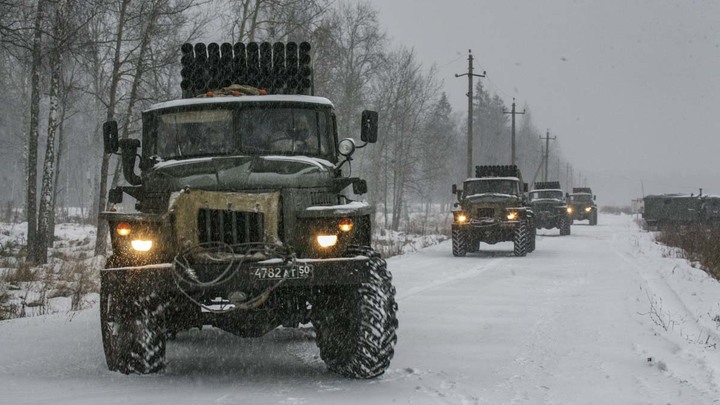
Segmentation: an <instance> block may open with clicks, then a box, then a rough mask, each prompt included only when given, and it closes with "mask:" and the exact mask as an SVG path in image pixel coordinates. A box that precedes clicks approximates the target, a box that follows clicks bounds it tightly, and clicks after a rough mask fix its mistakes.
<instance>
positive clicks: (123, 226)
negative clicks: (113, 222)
mask: <svg viewBox="0 0 720 405" xmlns="http://www.w3.org/2000/svg"><path fill="white" fill-rule="evenodd" d="M115 232H117V234H118V235H120V236H128V235H130V233H131V232H132V228H131V227H130V224H128V223H127V222H120V223H119V224H117V226H116V227H115Z"/></svg>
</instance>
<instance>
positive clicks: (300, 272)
mask: <svg viewBox="0 0 720 405" xmlns="http://www.w3.org/2000/svg"><path fill="white" fill-rule="evenodd" d="M250 273H251V274H253V275H254V276H255V277H256V278H258V279H261V280H283V279H289V280H292V279H303V278H312V276H313V266H312V264H299V265H296V266H283V265H280V266H273V265H267V266H263V265H254V266H250Z"/></svg>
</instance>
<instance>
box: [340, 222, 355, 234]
mask: <svg viewBox="0 0 720 405" xmlns="http://www.w3.org/2000/svg"><path fill="white" fill-rule="evenodd" d="M338 228H340V230H341V231H343V232H350V231H351V230H352V228H353V223H352V221H351V220H349V219H343V220H342V221H340V223H339V224H338Z"/></svg>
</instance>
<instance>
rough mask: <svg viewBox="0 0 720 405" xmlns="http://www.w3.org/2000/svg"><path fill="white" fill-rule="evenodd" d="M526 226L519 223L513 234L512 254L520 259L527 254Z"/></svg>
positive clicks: (524, 223) (523, 223)
mask: <svg viewBox="0 0 720 405" xmlns="http://www.w3.org/2000/svg"><path fill="white" fill-rule="evenodd" d="M528 233H529V232H528V224H527V223H526V222H522V223H520V224H519V225H518V226H517V227H515V232H514V234H513V247H514V249H513V253H514V254H515V256H518V257H522V256H525V255H527V252H528V239H529V238H528V236H529V235H528Z"/></svg>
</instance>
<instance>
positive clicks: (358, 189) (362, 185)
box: [353, 179, 368, 195]
mask: <svg viewBox="0 0 720 405" xmlns="http://www.w3.org/2000/svg"><path fill="white" fill-rule="evenodd" d="M367 191H368V188H367V181H365V180H363V179H358V180H355V182H354V183H353V193H355V194H358V195H359V194H365V193H367Z"/></svg>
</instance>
